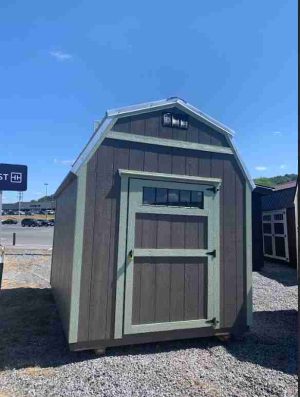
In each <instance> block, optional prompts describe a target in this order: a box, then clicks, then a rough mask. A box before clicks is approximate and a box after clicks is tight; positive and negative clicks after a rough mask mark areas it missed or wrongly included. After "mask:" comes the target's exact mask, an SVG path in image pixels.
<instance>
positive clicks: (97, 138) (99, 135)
mask: <svg viewBox="0 0 300 397" xmlns="http://www.w3.org/2000/svg"><path fill="white" fill-rule="evenodd" d="M114 122H115V118H111V117H104V119H103V120H102V121H101V122H100V127H99V128H98V129H97V130H96V131H95V133H94V134H93V135H92V137H91V139H90V140H89V142H88V143H87V145H86V146H85V148H84V149H83V150H82V152H81V153H80V154H79V156H78V157H77V159H76V160H75V163H74V164H73V165H72V169H71V172H73V173H74V174H77V172H78V170H79V168H80V167H81V166H82V164H84V163H86V162H87V161H88V160H89V159H90V158H91V157H92V155H93V154H94V152H95V151H96V150H97V148H98V147H99V145H100V144H101V142H102V141H103V139H104V137H105V133H106V131H108V130H109V129H110V128H111V127H112V125H113V124H114Z"/></svg>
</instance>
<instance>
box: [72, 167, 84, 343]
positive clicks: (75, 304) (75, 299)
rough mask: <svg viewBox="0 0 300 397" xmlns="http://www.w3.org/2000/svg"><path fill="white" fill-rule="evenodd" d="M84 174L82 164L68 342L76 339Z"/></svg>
mask: <svg viewBox="0 0 300 397" xmlns="http://www.w3.org/2000/svg"><path fill="white" fill-rule="evenodd" d="M86 176H87V164H85V165H84V166H82V168H81V169H80V171H79V173H78V185H77V200H76V218H75V231H74V233H75V235H74V246H73V269H72V284H71V307H70V327H69V343H75V342H77V341H78V321H79V299H80V283H81V270H82V252H83V233H84V216H85V199H86Z"/></svg>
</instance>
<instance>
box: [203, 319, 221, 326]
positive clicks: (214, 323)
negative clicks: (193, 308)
mask: <svg viewBox="0 0 300 397" xmlns="http://www.w3.org/2000/svg"><path fill="white" fill-rule="evenodd" d="M206 323H207V324H211V325H212V326H213V327H216V326H217V325H218V324H219V321H218V320H217V319H216V317H213V318H212V319H211V320H207V321H206Z"/></svg>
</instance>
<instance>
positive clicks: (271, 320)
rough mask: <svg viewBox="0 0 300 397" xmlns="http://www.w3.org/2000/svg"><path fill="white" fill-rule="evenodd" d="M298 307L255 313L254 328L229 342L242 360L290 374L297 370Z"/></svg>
mask: <svg viewBox="0 0 300 397" xmlns="http://www.w3.org/2000/svg"><path fill="white" fill-rule="evenodd" d="M297 314H298V312H297V310H276V311H261V312H254V313H253V325H252V327H251V329H250V330H249V331H248V332H246V333H245V334H244V335H242V336H241V337H236V338H234V339H233V340H232V341H231V342H230V343H228V344H227V345H226V349H227V351H228V352H229V353H230V354H231V355H232V356H234V357H235V358H237V359H238V360H239V361H242V362H248V363H252V364H257V365H260V366H262V367H265V368H269V369H272V370H276V371H281V372H284V373H287V374H290V375H294V374H296V372H297Z"/></svg>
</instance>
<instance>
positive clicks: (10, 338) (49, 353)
mask: <svg viewBox="0 0 300 397" xmlns="http://www.w3.org/2000/svg"><path fill="white" fill-rule="evenodd" d="M92 358H95V356H94V355H93V354H92V353H91V352H78V353H77V352H76V353H75V352H70V351H69V349H68V345H67V342H66V340H65V337H64V334H63V329H62V325H61V322H60V319H59V316H58V312H57V309H56V305H55V301H54V298H53V296H52V292H51V289H50V288H12V289H3V290H1V291H0V371H1V370H4V369H12V368H15V369H19V368H26V367H33V366H39V367H56V366H60V365H64V364H68V363H73V362H77V361H82V360H87V359H92Z"/></svg>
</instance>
